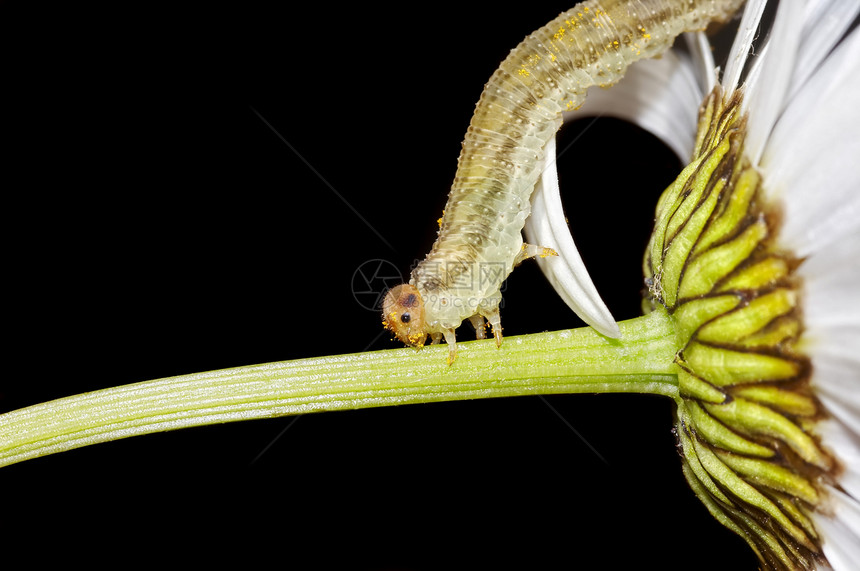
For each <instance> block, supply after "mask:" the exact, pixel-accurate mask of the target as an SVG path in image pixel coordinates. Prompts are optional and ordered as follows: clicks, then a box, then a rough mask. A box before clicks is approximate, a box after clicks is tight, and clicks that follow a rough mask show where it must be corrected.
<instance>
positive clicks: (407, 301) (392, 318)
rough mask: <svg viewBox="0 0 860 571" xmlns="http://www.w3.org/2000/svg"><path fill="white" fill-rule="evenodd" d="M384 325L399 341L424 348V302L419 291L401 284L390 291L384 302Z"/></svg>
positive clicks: (425, 335) (425, 333)
mask: <svg viewBox="0 0 860 571" xmlns="http://www.w3.org/2000/svg"><path fill="white" fill-rule="evenodd" d="M382 324H383V325H384V326H385V328H386V329H388V330H390V331H391V332H392V333H394V334H395V335H396V336H397V338H398V339H400V340H401V341H403V342H404V343H406V344H407V345H410V346H412V347H422V346H423V345H424V341H425V339H427V332H426V331H425V330H424V301H423V300H422V299H421V294H420V293H418V289H417V288H415V287H414V286H411V285H409V284H401V285H399V286H396V287H393V288H391V289H390V290H388V293H386V294H385V298H384V299H383V300H382Z"/></svg>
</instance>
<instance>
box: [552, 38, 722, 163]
mask: <svg viewBox="0 0 860 571" xmlns="http://www.w3.org/2000/svg"><path fill="white" fill-rule="evenodd" d="M704 94H705V91H703V90H702V87H701V85H700V82H699V80H698V78H697V77H696V68H695V66H694V65H693V63H692V62H691V61H690V59H689V57H687V56H681V55H679V54H678V53H677V51H676V50H670V51H668V52H666V53H665V54H663V57H661V58H660V59H648V60H643V61H639V62H637V63H636V64H635V65H632V66H631V67H630V69H628V70H627V74H626V75H625V76H624V78H623V79H622V80H621V81H619V82H618V83H617V84H616V85H614V86H613V87H612V88H611V89H591V90H589V92H588V97H587V98H586V100H585V104H584V105H583V106H582V108H581V109H578V110H577V111H569V112H567V113H565V114H564V120H565V121H570V120H573V119H577V118H580V117H588V116H604V115H605V116H609V117H617V118H619V119H624V120H626V121H630V122H631V123H633V124H634V125H637V126H639V127H641V128H642V129H645V130H646V131H649V132H650V133H652V134H653V135H654V136H656V137H657V138H659V139H660V140H662V141H663V142H664V143H665V144H666V145H667V146H668V147H669V148H671V149H672V150H673V151H674V152H675V154H676V155H678V157H679V158H680V159H681V160H682V161H683V162H687V161H688V160H690V153H691V152H692V149H693V144H694V143H695V134H696V125H697V119H698V110H699V105H700V104H701V102H702V99H703V98H704Z"/></svg>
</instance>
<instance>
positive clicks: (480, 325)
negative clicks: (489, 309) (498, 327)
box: [469, 314, 487, 339]
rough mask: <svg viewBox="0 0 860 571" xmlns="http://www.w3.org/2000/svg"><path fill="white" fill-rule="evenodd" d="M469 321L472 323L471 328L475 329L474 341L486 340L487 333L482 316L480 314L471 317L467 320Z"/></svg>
mask: <svg viewBox="0 0 860 571" xmlns="http://www.w3.org/2000/svg"><path fill="white" fill-rule="evenodd" d="M469 321H471V322H472V327H474V328H475V338H476V339H486V338H487V331H486V329H485V327H486V323H484V316H483V315H480V314H476V315H473V316H472V317H470V318H469Z"/></svg>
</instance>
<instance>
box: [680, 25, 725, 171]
mask: <svg viewBox="0 0 860 571" xmlns="http://www.w3.org/2000/svg"><path fill="white" fill-rule="evenodd" d="M684 40H685V41H686V43H687V48H688V49H689V50H690V61H689V65H690V67H691V68H692V70H693V71H694V72H695V74H696V78H697V79H698V82H699V89H700V90H701V92H702V96H703V97H704V94H705V93H710V92H711V91H713V90H714V87H716V85H717V70H716V69H715V66H714V54H713V52H712V51H711V42H710V41H709V40H708V36H706V35H705V34H704V33H703V32H693V33H690V34H684ZM673 51H674V50H673ZM688 159H689V157H688Z"/></svg>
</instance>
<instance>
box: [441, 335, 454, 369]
mask: <svg viewBox="0 0 860 571" xmlns="http://www.w3.org/2000/svg"><path fill="white" fill-rule="evenodd" d="M442 334H443V335H444V336H445V343H447V344H448V359H447V361H448V366H449V367H450V366H451V364H452V363H454V359H456V358H457V336H456V335H455V334H454V330H453V329H445V330H444V331H443V332H442Z"/></svg>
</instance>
